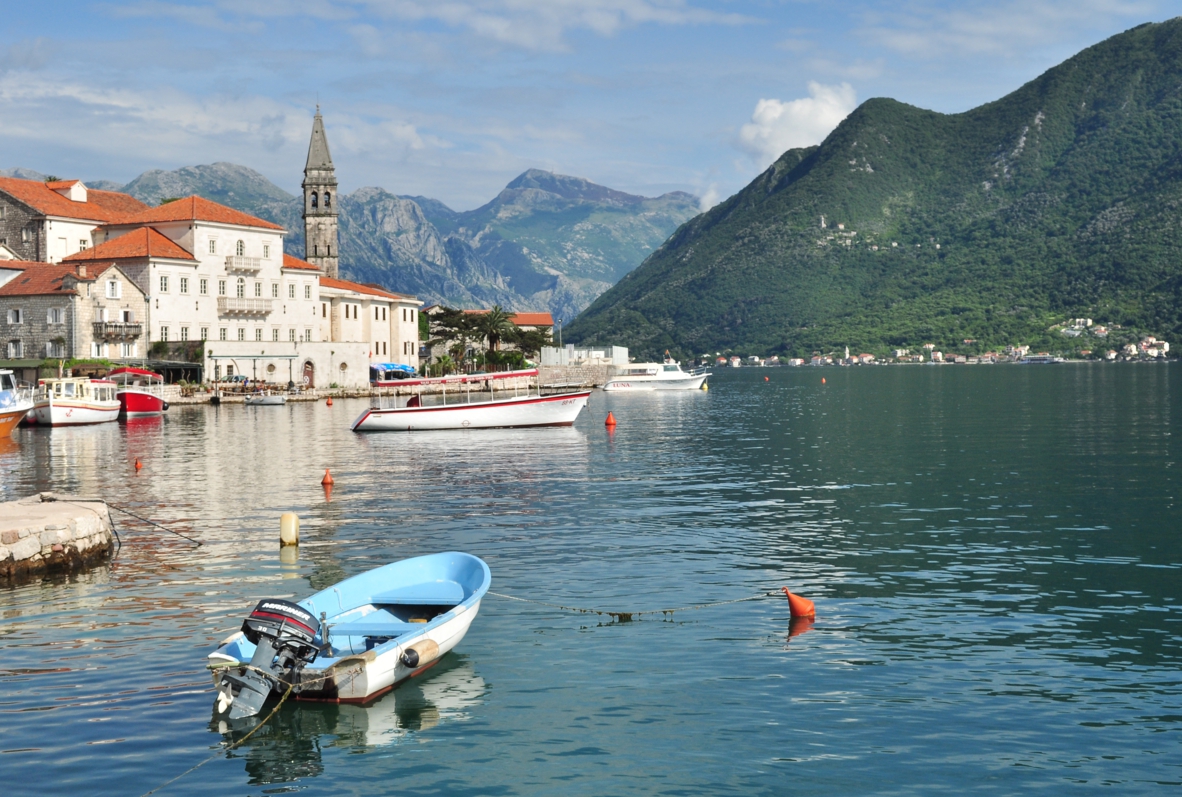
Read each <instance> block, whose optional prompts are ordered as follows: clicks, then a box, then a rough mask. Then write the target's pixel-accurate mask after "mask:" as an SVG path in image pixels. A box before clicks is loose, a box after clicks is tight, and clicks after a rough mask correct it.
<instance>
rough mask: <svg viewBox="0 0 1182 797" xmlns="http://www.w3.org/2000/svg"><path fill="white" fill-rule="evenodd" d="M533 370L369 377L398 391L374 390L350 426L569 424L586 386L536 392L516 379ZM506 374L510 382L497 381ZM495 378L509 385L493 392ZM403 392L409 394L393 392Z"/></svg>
mask: <svg viewBox="0 0 1182 797" xmlns="http://www.w3.org/2000/svg"><path fill="white" fill-rule="evenodd" d="M537 375H538V372H537V369H530V370H527V371H506V372H502V373H495V374H459V375H456V376H445V377H440V378H435V379H400V380H395V381H390V382H387V381H376V380H375V381H373V384H374V386H375V387H379V388H380V387H395V388H397V390H398V394H395V395H388V396H387V395H382V394H381V393H380V392H379V393H375V395H374V397H373V401H372V403H371V406H370V408H369V409H368V410H366V411H365V412H363V413H362V414H361V416H360V417H358V418H357V420H355V421H354V422H353V431H355V432H382V431H386V432H419V431H426V430H434V429H497V428H505V427H516V428H520V427H528V426H570V425H572V424H573V423H574V422H575V418H577V417H578V415H579V412H581V411H582V409H583V407H585V406H587V399H588V398H589V397H590V395H591V391H590V390H581V391H577V392H574V393H559V394H555V395H549V396H547V395H542V393H541V388H540V387H538V388H537V389H536V390H531V389H530V388H529V387H526V388H524V389H523V388H522V387H521V386H520V381H521V379H522V378H526V379H528V378H530V377H533V378H534V381H535V384H536V378H537ZM510 379H511V380H514V381H513V382H511V383H504V382H502V380H510ZM498 382H502V384H503V385H504V384H512V385H513V386H512V387H506V386H502V387H501V389H500V395H498V394H497V393H498V390H497V383H498ZM417 386H439V387H440V388H441V392H440V393H439V394H438V395H426V394H421V393H420V392H418V391H414V392H411V391H410V388H414V387H417ZM449 391H450V392H449ZM473 391H475V394H474V393H473ZM406 392H411V395H409V396H408V395H399V394H402V393H406Z"/></svg>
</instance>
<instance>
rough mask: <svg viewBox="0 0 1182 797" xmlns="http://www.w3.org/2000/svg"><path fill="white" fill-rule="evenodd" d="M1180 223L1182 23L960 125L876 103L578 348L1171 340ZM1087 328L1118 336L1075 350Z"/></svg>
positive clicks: (608, 295)
mask: <svg viewBox="0 0 1182 797" xmlns="http://www.w3.org/2000/svg"><path fill="white" fill-rule="evenodd" d="M1180 209H1182V18H1179V19H1174V20H1171V21H1168V22H1165V23H1161V24H1146V25H1142V26H1139V27H1137V28H1134V29H1132V30H1130V31H1126V32H1125V33H1123V34H1120V35H1117V36H1114V37H1112V38H1111V39H1108V40H1106V41H1104V42H1102V43H1100V44H1098V45H1095V46H1093V47H1090V48H1088V49H1087V50H1084V51H1083V52H1081V53H1079V54H1078V55H1076V56H1074V57H1073V58H1071V59H1069V60H1068V61H1066V62H1064V63H1063V64H1061V65H1059V66H1057V67H1054V68H1053V69H1050V70H1049V71H1047V72H1046V73H1045V74H1043V75H1042V76H1040V77H1038V78H1037V79H1035V80H1033V81H1031V82H1030V83H1028V84H1026V85H1025V86H1022V87H1021V88H1020V89H1018V90H1017V91H1015V92H1013V93H1012V94H1010V95H1008V96H1006V97H1004V98H1002V99H1000V100H997V101H995V102H991V103H989V104H987V105H983V106H981V107H979V108H975V109H973V110H971V111H967V112H965V113H961V114H951V115H945V114H939V113H934V112H932V111H927V110H923V109H920V108H916V107H913V106H910V105H905V104H903V103H900V102H896V101H894V100H890V99H872V100H869V101H867V102H865V103H863V104H862V105H861V106H860V107H858V108H857V109H856V110H855V111H854V112H853V113H852V114H850V116H849V117H847V118H846V119H845V121H843V122H842V123H841V124H840V125H839V126H838V127H837V129H835V130H834V131H833V132H832V133H831V134H830V135H829V136H828V137H827V138H826V139H825V141H824V142H822V143H821V144H820V145H819V146H817V147H810V148H806V149H796V150H790V151H788V152H786V153H784V154H783V156H781V157H780V158H779V159H778V160H777V161H776V162H775V163H774V164H772V166H771V167H769V168H768V169H767V171H765V172H764V173H763V174H761V175H760V176H759V177H757V178H756V179H755V180H754V181H752V182H751V184H750V185H748V186H747V187H746V188H744V189H743V190H742V191H740V192H739V193H738V194H736V195H735V196H733V197H731V198H730V199H728V200H727V201H725V202H723V203H722V204H720V205H718V206H716V207H714V208H713V209H712V210H710V211H709V212H707V213H704V214H702V215H700V216H698V217H696V218H694V219H692V220H690V221H689V222H687V223H686V224H684V225H682V227H681V228H680V229H678V230H677V232H675V233H674V234H673V235H672V236H671V237H670V238H669V240H668V241H666V242H665V244H664V245H662V246H661V247H660V248H659V249H658V250H657V251H656V252H654V253H653V254H652V255H651V256H650V257H649V258H648V259H647V260H646V261H645V262H644V263H643V264H642V265H641V266H640V267H639V268H637V269H635V270H634V271H632V272H631V273H629V274H628V275H626V276H625V277H624V278H623V279H621V280H620V281H619V282H618V283H617V284H616V285H615V286H614V287H613V288H612V289H610V290H609V291H607V292H605V293H604V294H603V295H601V296H600V297H599V298H598V299H597V300H596V301H595V302H594V303H593V304H592V305H591V307H589V308H588V309H587V310H586V311H585V312H584V313H583V314H582V315H581V316H579V318H578V319H577V320H576V321H575V323H574V324H573V325H571V326H570V327H569V328H567V329H566V330H565V331H564V336H565V338H566V340H570V341H576V342H583V343H591V342H595V343H620V344H622V345H628V346H630V347H631V348H632V349H633V350H635V351H638V352H641V353H647V354H655V353H657V352H660V351H663V350H664V349H666V348H669V349H672V350H674V351H676V352H678V353H680V354H682V355H686V354H700V353H702V352H710V353H711V354H713V352H715V351H722V350H728V349H729V350H734V351H740V352H744V351H746V352H752V353H761V354H772V353H779V354H790V355H800V356H805V355H808V354H810V353H811V352H813V351H833V350H836V349H840V348H841V347H844V346H849V347H850V348H851V350H853V351H869V352H876V353H885V352H886V351H887V350H888V349H890V348H894V347H901V348H908V347H910V348H913V349H914V348H917V347H919V346H921V345H922V344H924V343H934V344H936V345H937V346H938V347H940V348H943V349H945V350H947V349H953V350H960V351H964V352H966V353H971V352H972V351H973V350H975V349H984V348H993V347H999V346H1004V345H1006V344H1032V345H1034V346H1036V347H1037V348H1047V349H1058V350H1063V351H1068V350H1071V349H1080V348H1096V349H1101V348H1107V346H1108V345H1111V343H1112V341H1113V340H1115V339H1118V338H1120V337H1121V336H1128V335H1131V334H1133V333H1134V331H1136V332H1150V333H1156V334H1158V335H1162V334H1165V335H1167V336H1170V337H1177V336H1178V335H1179V334H1182V223H1180V219H1179V211H1180ZM822 219H823V220H824V221H823V222H822ZM1074 317H1090V318H1092V319H1094V320H1095V321H1097V322H1099V323H1101V324H1105V325H1108V326H1112V327H1115V326H1116V325H1120V328H1121V330H1122V331H1121V332H1119V333H1118V334H1116V335H1114V337H1113V338H1110V339H1108V340H1106V341H1105V340H1099V339H1097V338H1095V337H1092V336H1091V335H1089V334H1084V335H1082V336H1081V337H1078V338H1068V337H1066V336H1064V335H1063V334H1061V333H1062V331H1063V329H1062V324H1063V323H1064V322H1065V321H1066V320H1068V319H1071V318H1074ZM968 341H972V342H968Z"/></svg>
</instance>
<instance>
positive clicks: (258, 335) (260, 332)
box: [254, 327, 263, 340]
mask: <svg viewBox="0 0 1182 797" xmlns="http://www.w3.org/2000/svg"><path fill="white" fill-rule="evenodd" d="M254 339H255V340H262V339H263V328H262V327H259V328H258V329H256V330H255V331H254Z"/></svg>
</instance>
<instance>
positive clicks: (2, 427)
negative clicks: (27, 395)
mask: <svg viewBox="0 0 1182 797" xmlns="http://www.w3.org/2000/svg"><path fill="white" fill-rule="evenodd" d="M30 409H32V405H31V404H28V403H22V404H19V405H16V406H15V407H7V408H5V409H2V410H0V437H6V436H8V435H10V434H12V430H13V429H15V428H16V427H17V426H18V425H20V422H21V421H23V420H24V418H25V416H26V415H28V414H29V410H30Z"/></svg>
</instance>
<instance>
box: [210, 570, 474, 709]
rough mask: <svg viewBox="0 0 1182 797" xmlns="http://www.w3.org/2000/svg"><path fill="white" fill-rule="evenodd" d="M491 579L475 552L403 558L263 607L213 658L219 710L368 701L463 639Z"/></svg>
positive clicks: (267, 601) (270, 600)
mask: <svg viewBox="0 0 1182 797" xmlns="http://www.w3.org/2000/svg"><path fill="white" fill-rule="evenodd" d="M491 582H492V576H491V574H490V573H489V570H488V565H486V564H485V563H484V562H483V561H482V560H480V559H478V558H477V557H475V556H472V555H471V554H466V553H459V552H455V551H452V552H448V553H437V554H430V555H428V556H417V557H415V558H413V559H404V560H402V561H400V562H392V563H390V564H388V565H384V566H382V567H379V568H376V569H374V570H370V571H368V572H366V573H361V574H359V575H356V576H353V577H352V578H347V579H345V580H344V581H342V582H340V583H339V584H335V585H333V586H331V587H329V588H327V589H323V590H321V591H320V592H317V593H316V594H315V595H312V596H311V597H308V598H304V599H303V600H301V601H299V602H296V603H293V602H291V601H287V600H283V599H280V598H266V599H264V600H261V601H259V603H258V604H257V605H256V606H255V608H254V611H252V612H251V613H250V615H249V616H247V618H246V619H245V620H244V621H243V623H242V630H240V631H238V632H237V633H236V634H234V635H232V636H230V637H228V638H227V639H226V640H225V641H223V642H222V643H221V644H220V645H219V646H218V648H217V650H215V651H214V652H212V653H210V654H209V657H208V666H209V668H210V670H211V671H212V672H213V678H214V683H215V684H217V687H218V706H217V709H218V713H219V714H220V713H224V712H226V711H228V712H229V717H230V719H238V718H241V717H249V716H253V715H255V714H257V713H258V712H259V711H260V710H261V709H262V706H263V703H264V702H265V701H266V699H267V697H268V696H269V695H271V694H272V693H273V692H278V693H282V692H285V691H287V689H288V687H289V686H290V687H291V691H292V696H293V697H295V698H296V699H297V700H326V701H331V702H335V703H367V702H369V701H370V700H373V699H374V698H376V697H378V696H380V695H382V694H384V693H386V692H387V691H389V690H390V689H392V688H394V686H395V685H396V684H397V683H399V682H400V681H404V680H406V679H407V678H412V677H414V676H416V675H419V674H420V673H422V672H424V671H425V670H427V669H429V668H430V667H431V666H433V665H434V664H436V663H437V662H438V661H439V659H440V658H441V657H442V656H443V655H444V654H445V653H447V652H448V651H450V650H451V649H452V648H454V647H455V646H456V645H458V644H459V642H460V640H462V639H463V638H464V635H465V634H466V633H468V628H469V626H471V625H472V621H473V620H475V619H476V613H477V612H478V611H479V610H480V600H481V598H483V597H484V593H486V592H487V591H488V587H489V584H490V583H491Z"/></svg>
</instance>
